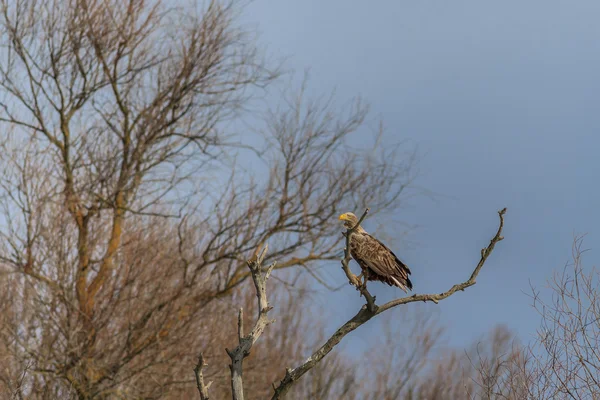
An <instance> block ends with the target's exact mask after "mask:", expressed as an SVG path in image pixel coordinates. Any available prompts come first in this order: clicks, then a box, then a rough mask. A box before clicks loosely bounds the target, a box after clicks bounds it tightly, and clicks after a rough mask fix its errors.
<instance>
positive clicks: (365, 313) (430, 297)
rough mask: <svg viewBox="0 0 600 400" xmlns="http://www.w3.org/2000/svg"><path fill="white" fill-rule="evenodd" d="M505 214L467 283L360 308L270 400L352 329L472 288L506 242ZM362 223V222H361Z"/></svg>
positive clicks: (278, 396)
mask: <svg viewBox="0 0 600 400" xmlns="http://www.w3.org/2000/svg"><path fill="white" fill-rule="evenodd" d="M367 211H368V209H367ZM367 211H365V214H363V217H362V218H361V221H362V219H363V218H364V216H365V215H366V213H367ZM505 213H506V208H504V209H502V210H500V211H498V216H499V217H500V224H499V227H498V231H497V232H496V234H495V235H494V237H493V238H492V240H491V241H490V244H489V245H488V246H487V247H485V248H484V249H482V250H481V259H480V260H479V263H478V264H477V266H476V267H475V269H474V270H473V273H472V274H471V277H470V278H469V279H468V280H467V281H465V282H463V283H460V284H457V285H454V286H452V287H451V288H450V289H449V290H448V291H446V292H443V293H440V294H422V295H414V296H411V297H404V298H401V299H397V300H392V301H390V302H388V303H385V304H384V305H382V306H380V307H376V308H375V309H374V310H373V309H371V308H370V307H363V308H361V309H360V311H359V312H358V313H357V314H356V315H355V316H354V317H352V318H351V319H350V320H349V321H348V322H346V323H345V324H344V325H342V326H341V327H340V328H339V329H338V330H337V331H336V332H335V333H334V334H333V335H332V336H331V337H330V338H329V339H328V340H327V341H326V342H325V344H323V345H322V346H321V347H320V348H319V349H317V350H316V351H315V352H314V353H313V354H312V355H311V356H310V357H309V358H308V360H306V361H305V362H304V363H302V364H301V365H300V366H298V367H296V368H294V369H286V372H285V376H284V378H283V379H282V380H281V381H280V382H279V385H278V386H277V387H276V388H275V393H274V394H273V397H271V399H272V400H277V399H282V398H284V397H285V395H286V394H287V392H288V391H289V390H290V388H291V387H292V386H293V385H294V383H295V382H296V381H298V380H299V379H300V378H301V377H302V376H303V375H304V374H305V373H306V372H308V371H309V370H311V369H312V368H314V367H315V366H316V365H317V364H318V363H319V362H320V361H321V360H322V359H323V358H324V357H325V356H326V355H327V354H329V352H330V351H331V350H333V348H334V347H335V346H336V345H337V344H338V343H340V341H341V340H342V339H343V338H344V337H345V336H346V335H347V334H348V333H350V332H352V331H353V330H355V329H356V328H358V327H359V326H361V325H362V324H364V323H365V322H367V321H369V320H370V319H371V318H373V317H375V316H376V315H379V314H381V313H383V312H385V311H387V310H389V309H391V308H394V307H396V306H399V305H401V304H408V303H413V302H416V301H425V302H426V301H431V302H434V303H436V304H437V303H438V301H440V300H443V299H445V298H447V297H449V296H451V295H452V294H454V293H456V292H457V291H459V290H464V289H466V288H468V287H469V286H473V285H474V284H475V283H476V282H475V280H476V278H477V275H478V274H479V271H481V268H482V267H483V265H484V264H485V262H486V260H487V259H488V257H489V256H490V254H491V253H492V251H493V250H494V247H495V246H496V243H498V242H499V241H501V240H502V239H504V238H503V237H502V229H503V227H504V214H505ZM359 223H360V221H359ZM346 247H348V236H347V237H346ZM345 259H346V258H345ZM342 264H343V265H344V267H346V268H347V262H346V264H344V263H342ZM346 268H344V271H346ZM348 270H349V269H348ZM346 275H348V277H349V279H350V276H351V273H347V274H346ZM367 301H368V300H367Z"/></svg>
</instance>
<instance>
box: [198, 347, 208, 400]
mask: <svg viewBox="0 0 600 400" xmlns="http://www.w3.org/2000/svg"><path fill="white" fill-rule="evenodd" d="M206 365H207V364H206V363H204V356H203V355H202V353H200V355H199V356H198V364H196V366H195V367H194V374H195V375H196V386H197V387H198V392H199V393H200V400H209V397H208V389H209V388H210V385H212V382H208V384H207V385H205V384H204V376H203V375H202V369H203V368H204V367H206Z"/></svg>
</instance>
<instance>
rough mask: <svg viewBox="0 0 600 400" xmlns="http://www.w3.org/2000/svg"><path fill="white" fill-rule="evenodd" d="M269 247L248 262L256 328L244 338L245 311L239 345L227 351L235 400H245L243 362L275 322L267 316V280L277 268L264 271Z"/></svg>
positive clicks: (268, 307)
mask: <svg viewBox="0 0 600 400" xmlns="http://www.w3.org/2000/svg"><path fill="white" fill-rule="evenodd" d="M268 249H269V247H268V246H267V245H265V247H264V248H263V249H262V251H261V252H260V254H257V255H256V256H255V257H253V258H252V259H250V260H248V268H250V272H251V273H252V281H253V282H254V288H255V289H256V297H257V298H258V317H257V319H256V322H255V323H254V327H253V328H252V330H251V331H250V333H249V334H248V335H247V336H244V328H243V310H242V309H240V312H239V315H238V343H239V344H238V345H237V346H236V347H235V348H234V349H233V350H229V349H225V350H226V351H227V354H228V355H229V357H230V358H231V365H230V366H229V368H230V369H231V390H232V394H233V399H234V400H244V382H243V362H244V358H246V357H247V356H248V355H249V354H250V349H251V348H252V345H253V344H254V343H256V341H257V340H258V338H260V335H262V333H263V331H264V330H265V328H266V327H267V325H269V324H270V323H272V322H273V321H271V320H269V318H268V316H267V314H268V312H269V311H270V310H272V309H273V307H271V306H269V302H268V300H267V280H268V279H269V276H270V275H271V272H272V271H273V268H274V267H275V262H273V263H272V264H271V265H269V266H268V267H266V268H265V269H263V267H262V262H263V261H264V259H265V256H266V255H267V250H268Z"/></svg>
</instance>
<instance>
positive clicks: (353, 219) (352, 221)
mask: <svg viewBox="0 0 600 400" xmlns="http://www.w3.org/2000/svg"><path fill="white" fill-rule="evenodd" d="M338 219H339V220H340V221H344V226H345V227H346V228H348V229H351V228H353V227H354V226H356V224H358V217H357V216H356V215H354V214H352V213H351V212H347V213H344V214H342V215H340V217H339V218H338Z"/></svg>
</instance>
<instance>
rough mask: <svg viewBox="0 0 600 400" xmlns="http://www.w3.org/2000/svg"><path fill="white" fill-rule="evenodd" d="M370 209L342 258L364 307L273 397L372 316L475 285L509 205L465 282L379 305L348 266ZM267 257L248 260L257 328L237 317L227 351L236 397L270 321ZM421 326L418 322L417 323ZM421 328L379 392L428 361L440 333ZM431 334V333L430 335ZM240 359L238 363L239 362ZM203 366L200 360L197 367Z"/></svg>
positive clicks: (386, 392) (388, 392)
mask: <svg viewBox="0 0 600 400" xmlns="http://www.w3.org/2000/svg"><path fill="white" fill-rule="evenodd" d="M368 212H369V209H368V208H367V210H365V212H364V213H363V215H362V216H361V218H360V219H359V221H358V223H357V224H356V225H355V226H354V227H352V228H349V229H347V230H346V232H345V233H344V236H345V237H346V250H345V252H344V258H343V259H342V268H343V270H344V272H345V273H346V275H347V277H348V279H349V281H350V283H351V284H353V285H355V286H356V287H357V289H358V290H359V291H360V293H361V295H362V296H364V297H365V299H366V304H365V305H364V306H363V307H362V308H361V310H360V311H359V312H358V313H357V314H356V315H355V316H354V317H353V318H352V319H350V320H349V321H348V322H346V323H345V324H344V325H343V326H341V327H340V328H339V329H338V330H337V331H336V332H335V333H334V334H333V335H332V336H331V337H330V338H329V339H327V340H326V341H325V344H323V345H322V346H320V347H319V348H318V349H317V350H316V351H314V352H313V353H312V354H311V356H310V357H308V359H307V360H305V361H304V362H302V363H301V364H300V365H299V366H297V367H296V368H293V369H292V368H286V372H285V376H284V377H283V379H281V380H280V381H279V383H278V384H275V383H274V384H273V389H274V393H273V396H272V399H273V400H275V399H281V398H284V397H285V396H287V395H288V393H289V391H290V389H291V388H292V387H293V386H294V385H295V384H296V382H298V381H299V380H300V379H301V378H302V376H303V375H304V374H306V373H307V372H309V371H310V370H311V369H313V368H315V367H316V366H317V365H319V363H321V362H322V361H323V360H324V358H325V357H326V356H327V355H328V354H329V353H330V352H331V351H332V350H333V348H334V347H335V346H336V345H338V344H339V343H340V341H341V340H342V339H343V338H344V337H345V336H346V335H347V334H348V333H350V332H352V331H353V330H355V329H357V328H358V327H360V326H361V325H363V324H364V323H366V322H368V321H369V320H371V319H372V318H373V317H375V316H377V315H379V314H381V313H383V312H385V311H388V310H391V309H393V308H394V307H397V306H399V305H403V304H409V303H413V302H417V301H424V302H427V301H430V302H433V303H436V304H437V303H438V302H439V301H440V300H443V299H445V298H448V297H449V296H451V295H452V294H454V293H456V292H457V291H459V290H464V289H466V288H468V287H469V286H472V285H474V284H475V283H476V278H477V276H478V274H479V271H480V270H481V268H483V266H484V264H485V262H486V260H487V258H488V257H489V256H490V254H491V253H492V251H493V250H494V247H495V245H496V244H497V243H498V242H499V241H501V240H503V236H502V229H503V227H504V214H505V213H506V209H502V210H500V211H499V212H498V215H499V218H500V223H499V227H498V230H497V232H496V234H495V235H494V237H493V238H492V239H491V241H490V243H489V245H488V246H487V247H485V248H483V249H482V250H481V259H480V261H479V263H478V264H477V266H476V267H475V269H474V270H473V273H472V274H471V277H470V278H469V279H468V280H467V281H465V282H463V283H459V284H456V285H453V286H452V287H451V288H450V289H449V290H448V291H446V292H443V293H440V294H426V295H413V296H410V297H405V298H401V299H397V300H392V301H390V302H388V303H385V304H383V305H381V306H378V305H377V304H376V303H375V298H374V297H373V296H372V295H371V294H370V293H369V291H368V289H367V288H366V286H365V285H360V284H359V282H358V280H357V279H356V276H354V275H353V274H352V273H351V272H350V270H349V267H348V263H349V260H350V254H349V253H350V251H349V245H348V243H349V241H350V238H351V235H352V234H353V232H354V230H355V229H356V227H358V226H359V225H360V223H361V222H362V221H363V220H364V219H365V218H366V216H367V214H368ZM264 257H265V250H263V251H261V253H260V255H258V256H255V258H253V259H251V260H250V261H248V265H249V269H250V271H251V274H252V278H253V280H254V281H255V287H256V295H257V297H258V299H259V300H258V303H259V307H258V313H257V317H256V320H255V323H254V328H253V329H252V331H251V332H250V333H249V334H247V335H244V334H243V320H242V317H241V316H240V317H239V320H238V329H239V335H238V341H239V345H238V347H237V348H236V350H234V351H233V352H231V351H228V353H229V355H230V357H231V359H232V364H231V365H230V369H231V379H232V393H233V398H234V399H243V398H244V386H243V374H242V366H241V364H242V363H243V360H244V358H245V356H246V355H247V354H248V353H249V352H250V350H251V349H252V346H253V345H254V344H255V343H256V342H257V341H258V339H259V338H260V336H261V334H262V333H263V331H264V328H265V327H266V324H268V318H267V312H268V311H269V310H270V309H271V308H272V307H271V306H269V304H268V301H267V297H266V290H265V287H266V280H267V279H268V277H269V274H270V271H271V269H272V267H268V268H264V267H261V263H262V261H263V260H264ZM416 326H417V328H419V325H416ZM421 328H422V329H421V330H422V331H424V332H423V333H425V334H424V337H423V338H421V340H419V344H420V348H418V349H411V351H410V354H411V355H410V356H409V357H406V358H405V362H406V364H405V365H404V366H403V367H404V368H405V376H404V377H403V378H404V379H400V383H399V384H396V385H393V386H390V385H389V384H388V382H384V381H382V379H383V378H384V377H385V375H384V374H383V373H379V374H378V373H377V371H376V372H375V375H376V378H379V379H380V381H381V385H379V386H380V387H382V388H383V392H382V393H378V394H377V396H378V397H381V396H384V398H386V399H388V398H389V399H392V398H397V397H398V396H400V394H401V392H402V390H403V389H404V386H405V385H406V386H408V384H409V383H408V382H407V381H406V380H408V379H411V378H412V377H413V376H414V375H417V374H418V373H419V371H420V370H421V369H422V368H423V366H424V365H425V363H424V361H423V356H426V355H427V354H428V353H429V352H430V351H431V347H432V345H433V343H434V342H435V339H436V337H437V333H436V332H435V331H431V330H430V329H427V328H424V327H423V326H421ZM430 335H432V336H430ZM236 362H237V365H236ZM201 367H202V366H201V365H200V364H199V365H198V369H200V368H201ZM384 369H385V370H386V371H389V370H390V367H389V365H387V366H386V365H384ZM199 387H200V388H202V387H204V385H203V384H200V385H199ZM200 393H201V396H202V397H203V400H205V399H206V397H204V394H203V390H200Z"/></svg>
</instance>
